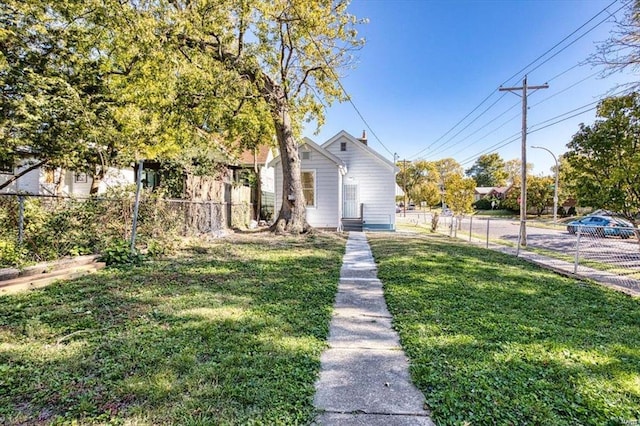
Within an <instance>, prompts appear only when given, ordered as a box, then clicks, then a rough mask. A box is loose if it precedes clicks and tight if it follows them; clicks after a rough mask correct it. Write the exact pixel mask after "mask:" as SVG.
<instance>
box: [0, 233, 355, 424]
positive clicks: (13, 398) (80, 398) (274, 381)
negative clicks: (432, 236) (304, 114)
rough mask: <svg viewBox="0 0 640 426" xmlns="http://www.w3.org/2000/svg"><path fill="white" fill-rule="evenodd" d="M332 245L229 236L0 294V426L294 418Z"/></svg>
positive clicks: (303, 399)
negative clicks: (164, 256) (133, 264)
mask: <svg viewBox="0 0 640 426" xmlns="http://www.w3.org/2000/svg"><path fill="white" fill-rule="evenodd" d="M344 243H345V241H344V238H341V237H337V236H331V235H325V234H317V235H315V236H309V237H303V238H285V237H274V236H273V235H266V236H259V235H252V236H246V237H236V238H235V239H233V240H221V241H218V242H213V243H210V244H208V245H199V246H192V247H190V248H188V249H185V250H184V251H183V252H182V253H181V254H180V255H179V256H177V257H175V258H173V259H170V260H165V261H155V262H152V263H148V264H146V265H144V266H142V267H137V268H130V269H122V270H118V269H110V270H107V271H104V272H101V273H99V274H96V275H92V276H87V277H84V278H82V279H77V280H75V281H71V282H62V283H58V284H54V285H51V286H49V287H47V288H45V289H42V290H38V291H33V292H29V293H24V294H19V295H14V296H2V297H0V424H20V425H23V424H26V425H33V424H51V423H52V424H127V425H151V424H154V425H156V424H176V425H177V424H179V425H212V424H287V425H291V424H306V423H308V422H309V421H310V420H311V418H312V417H313V415H314V409H313V406H312V398H313V393H314V387H313V384H314V381H315V379H316V376H317V373H318V370H319V367H320V361H319V357H320V354H321V352H322V350H323V349H324V348H325V346H326V342H325V340H326V337H327V333H328V325H329V320H330V314H331V310H332V304H333V300H334V297H335V293H336V289H337V283H338V277H339V269H340V265H341V261H342V254H343V252H344Z"/></svg>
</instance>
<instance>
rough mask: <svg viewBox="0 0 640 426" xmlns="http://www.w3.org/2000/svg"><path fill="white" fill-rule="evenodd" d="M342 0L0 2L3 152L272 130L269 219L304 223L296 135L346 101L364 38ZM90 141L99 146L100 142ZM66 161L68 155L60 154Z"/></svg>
mask: <svg viewBox="0 0 640 426" xmlns="http://www.w3.org/2000/svg"><path fill="white" fill-rule="evenodd" d="M347 6H348V1H346V0H339V1H333V0H319V1H313V2H308V1H303V0H200V1H191V0H167V1H156V0H128V1H127V0H124V1H123V0H87V1H83V2H73V1H59V2H48V1H44V0H26V1H18V0H7V1H6V2H4V3H3V8H2V11H0V22H1V24H2V27H0V84H1V87H2V92H1V94H0V96H1V98H0V137H1V138H2V141H3V144H2V146H1V147H0V160H3V161H16V157H17V156H18V148H20V147H28V148H29V150H31V152H33V153H34V155H35V156H37V157H39V158H42V159H43V160H45V161H46V162H48V163H49V164H51V165H56V166H58V165H60V166H66V167H76V168H77V167H82V166H85V167H86V168H88V169H89V168H90V166H91V162H92V161H93V162H94V163H95V162H97V161H98V159H100V161H101V162H102V164H104V163H105V160H106V159H112V158H111V157H117V158H120V159H122V158H128V159H129V160H130V159H132V158H183V157H184V154H185V152H199V153H202V152H204V153H206V152H210V151H212V150H214V151H216V150H217V151H220V152H222V153H230V152H232V151H234V150H235V151H239V150H241V149H243V148H247V147H252V146H255V145H257V144H259V143H271V142H272V141H273V137H274V136H275V137H276V138H277V141H278V146H279V149H280V154H281V156H282V158H283V161H282V162H281V164H282V168H283V170H282V172H283V177H284V179H283V191H282V193H283V202H282V210H281V212H280V215H279V217H278V227H279V229H282V230H285V229H286V230H288V231H291V232H301V231H303V230H304V229H306V228H307V227H308V225H307V224H306V216H305V205H304V202H301V200H304V196H303V193H302V185H301V182H300V160H299V157H298V151H297V143H296V140H297V136H298V135H299V132H300V129H301V126H302V123H303V121H304V120H311V119H315V120H316V121H317V123H318V124H319V125H321V124H322V123H323V120H324V118H323V117H324V108H325V105H330V104H331V103H332V102H334V101H341V100H345V99H346V96H347V95H346V93H344V92H343V90H342V88H341V86H340V83H339V80H338V79H339V74H340V72H341V70H343V69H346V68H349V67H351V66H352V65H353V63H354V60H353V57H352V55H351V52H352V51H354V50H355V49H358V48H359V47H361V46H362V45H363V40H361V39H359V38H358V37H357V31H356V26H357V25H358V24H359V23H360V22H361V21H358V20H357V19H356V18H355V17H354V16H352V15H351V14H349V13H348V12H347ZM96 147H97V148H96ZM63 162H66V163H65V164H63Z"/></svg>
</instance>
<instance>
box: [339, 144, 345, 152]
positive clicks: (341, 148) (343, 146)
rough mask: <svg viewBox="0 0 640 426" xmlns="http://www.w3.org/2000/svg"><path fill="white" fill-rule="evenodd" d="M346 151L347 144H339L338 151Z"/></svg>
mask: <svg viewBox="0 0 640 426" xmlns="http://www.w3.org/2000/svg"><path fill="white" fill-rule="evenodd" d="M346 150H347V143H346V142H340V151H342V152H344V151H346Z"/></svg>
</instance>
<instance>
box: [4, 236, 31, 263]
mask: <svg viewBox="0 0 640 426" xmlns="http://www.w3.org/2000/svg"><path fill="white" fill-rule="evenodd" d="M26 254H27V250H26V249H25V248H24V247H20V246H19V245H18V244H17V243H16V242H15V241H13V240H11V239H9V238H7V237H0V268H4V267H9V266H15V265H19V264H20V263H21V262H22V259H23V258H24V257H25V256H26Z"/></svg>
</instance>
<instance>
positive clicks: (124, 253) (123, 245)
mask: <svg viewBox="0 0 640 426" xmlns="http://www.w3.org/2000/svg"><path fill="white" fill-rule="evenodd" d="M143 260H144V256H143V255H142V254H141V253H140V252H139V251H138V250H137V249H135V248H134V249H133V250H131V242H130V241H126V240H113V241H111V242H110V243H109V244H108V245H107V246H106V247H105V248H104V249H103V250H102V254H101V256H100V261H101V262H105V263H106V264H107V266H114V265H115V266H138V265H140V264H142V262H143Z"/></svg>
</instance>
